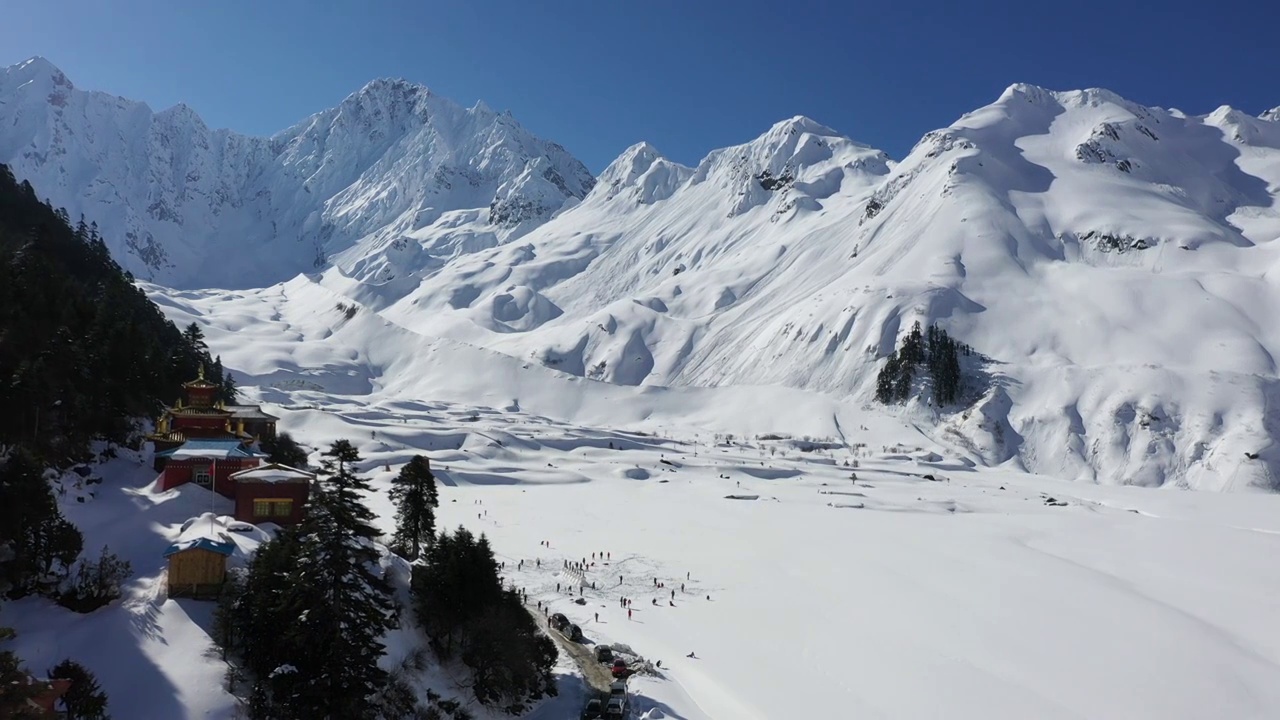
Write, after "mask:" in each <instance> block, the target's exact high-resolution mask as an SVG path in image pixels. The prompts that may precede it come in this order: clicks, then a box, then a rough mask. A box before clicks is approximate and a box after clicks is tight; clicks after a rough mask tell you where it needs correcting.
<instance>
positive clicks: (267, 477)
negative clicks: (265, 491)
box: [231, 463, 316, 483]
mask: <svg viewBox="0 0 1280 720" xmlns="http://www.w3.org/2000/svg"><path fill="white" fill-rule="evenodd" d="M315 477H316V476H315V474H314V473H309V472H307V471H305V470H299V469H298V468H293V467H289V466H288V465H281V464H279V463H268V464H266V465H262V466H260V467H256V468H250V469H248V470H241V471H240V472H238V473H232V474H231V479H232V480H235V481H236V482H264V483H291V482H311V481H312V480H314V479H315Z"/></svg>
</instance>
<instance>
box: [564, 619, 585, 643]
mask: <svg viewBox="0 0 1280 720" xmlns="http://www.w3.org/2000/svg"><path fill="white" fill-rule="evenodd" d="M560 632H563V633H564V636H565V637H567V638H569V639H570V640H572V641H573V642H582V628H580V627H578V626H577V625H574V624H573V623H569V625H568V627H566V628H565V629H563V630H561V631H560Z"/></svg>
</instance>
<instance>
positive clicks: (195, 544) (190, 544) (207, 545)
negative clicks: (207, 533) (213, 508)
mask: <svg viewBox="0 0 1280 720" xmlns="http://www.w3.org/2000/svg"><path fill="white" fill-rule="evenodd" d="M235 549H236V546H235V543H230V542H219V541H217V540H214V539H213V538H196V539H194V540H181V541H179V542H176V543H174V544H172V545H170V546H169V549H168V550H165V551H164V556H165V557H169V556H170V555H172V554H174V553H180V552H183V551H184V550H208V551H210V552H216V553H218V554H219V555H230V554H231V553H233V552H235Z"/></svg>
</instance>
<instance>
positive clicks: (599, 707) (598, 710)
mask: <svg viewBox="0 0 1280 720" xmlns="http://www.w3.org/2000/svg"><path fill="white" fill-rule="evenodd" d="M602 717H604V703H603V702H601V701H600V698H591V699H590V700H588V701H587V706H586V707H585V708H583V709H582V720H599V718H602Z"/></svg>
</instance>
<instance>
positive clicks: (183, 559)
mask: <svg viewBox="0 0 1280 720" xmlns="http://www.w3.org/2000/svg"><path fill="white" fill-rule="evenodd" d="M197 525H200V526H203V527H205V528H207V527H208V525H207V524H206V523H205V522H204V521H200V522H198V523H197ZM211 534H212V533H211ZM235 549H236V546H235V543H233V542H231V539H230V538H228V537H227V536H226V535H223V534H221V533H217V535H216V536H215V537H210V536H209V535H201V534H199V533H198V532H197V533H190V532H189V531H188V532H184V533H183V538H180V539H179V540H178V542H176V543H174V544H172V545H170V546H169V549H167V550H165V552H164V556H165V558H166V559H167V560H168V561H169V571H168V585H169V596H170V597H196V598H200V597H212V596H215V595H217V594H218V590H219V589H220V588H221V587H222V583H223V581H224V580H226V579H227V558H229V557H231V554H232V553H233V552H235Z"/></svg>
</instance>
